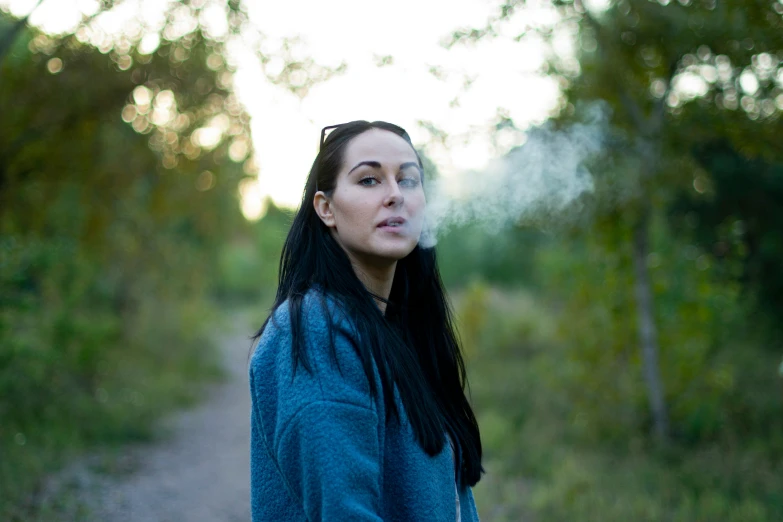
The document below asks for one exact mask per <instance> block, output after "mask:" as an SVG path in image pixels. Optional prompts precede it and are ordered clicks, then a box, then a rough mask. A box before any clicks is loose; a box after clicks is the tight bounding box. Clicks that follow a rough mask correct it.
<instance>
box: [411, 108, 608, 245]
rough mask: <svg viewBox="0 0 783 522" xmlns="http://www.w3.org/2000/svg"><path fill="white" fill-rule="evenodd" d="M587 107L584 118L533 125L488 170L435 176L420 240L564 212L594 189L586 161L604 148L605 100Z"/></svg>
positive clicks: (434, 240)
mask: <svg viewBox="0 0 783 522" xmlns="http://www.w3.org/2000/svg"><path fill="white" fill-rule="evenodd" d="M587 113H588V118H587V119H586V122H585V123H575V124H572V125H571V126H569V127H566V128H564V129H557V130H555V129H553V128H551V127H548V126H544V127H539V128H536V129H532V130H530V131H529V132H528V136H527V141H526V142H525V144H524V145H522V146H520V147H517V148H516V149H514V150H512V151H511V152H510V153H509V154H507V155H506V156H504V157H503V158H501V159H499V160H496V161H494V162H493V163H492V164H491V165H490V166H489V167H488V168H487V169H486V170H483V171H478V172H477V171H472V172H462V173H459V174H458V175H457V176H451V177H449V178H448V179H444V178H439V179H438V180H436V181H435V182H434V183H433V184H432V186H431V187H429V188H428V190H427V218H426V221H427V225H426V228H425V231H424V232H423V233H422V237H421V245H422V246H424V247H432V246H434V245H435V244H436V243H437V237H438V235H440V234H442V233H443V232H444V231H446V230H448V229H449V228H451V227H454V226H460V225H464V224H467V223H478V224H481V225H484V226H485V227H487V228H488V229H489V230H493V231H497V230H499V229H500V228H502V227H504V226H507V225H510V224H513V223H519V222H521V221H535V222H542V221H546V220H550V219H552V220H554V219H557V218H559V217H561V216H562V215H563V214H564V213H566V212H567V211H568V210H569V209H571V208H572V206H573V204H574V202H575V201H576V200H577V199H578V198H579V197H580V196H581V195H582V194H584V193H587V192H592V191H593V178H592V176H591V175H590V173H589V172H588V171H587V169H586V167H585V165H584V163H585V160H587V159H588V158H589V157H591V156H592V155H594V154H596V153H597V152H598V151H599V150H600V149H601V145H602V143H603V140H604V136H605V134H606V126H607V120H608V118H607V114H606V113H607V109H606V107H605V106H603V105H594V106H592V107H590V109H589V110H588V111H587ZM454 188H457V189H458V190H454Z"/></svg>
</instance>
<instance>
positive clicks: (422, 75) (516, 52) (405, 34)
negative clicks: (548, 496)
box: [0, 0, 606, 217]
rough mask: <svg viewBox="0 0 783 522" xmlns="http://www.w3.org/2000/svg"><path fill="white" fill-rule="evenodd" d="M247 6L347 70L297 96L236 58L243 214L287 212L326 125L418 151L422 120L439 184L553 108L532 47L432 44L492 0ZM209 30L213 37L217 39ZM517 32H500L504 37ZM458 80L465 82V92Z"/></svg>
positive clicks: (71, 1)
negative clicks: (436, 132)
mask: <svg viewBox="0 0 783 522" xmlns="http://www.w3.org/2000/svg"><path fill="white" fill-rule="evenodd" d="M167 1H168V0H127V4H128V5H129V6H134V8H135V9H137V10H138V11H139V12H141V13H143V14H144V16H148V17H151V18H154V17H155V16H156V13H157V12H159V11H161V6H162V5H165V4H166V3H167ZM203 1H204V2H205V3H206V4H209V3H210V2H211V1H213V0H203ZM221 1H222V2H223V3H225V1H224V0H221ZM605 1H606V0H593V2H592V3H593V4H595V5H600V4H601V3H605ZM35 3H36V1H35V0H0V6H2V7H5V8H7V9H9V10H10V11H11V12H12V13H13V14H16V15H23V14H25V13H26V12H29V10H30V9H31V7H32V6H33V5H34V4H35ZM537 3H539V2H537V1H535V0H529V6H530V7H529V8H527V10H526V11H525V15H524V19H523V18H522V17H517V23H519V22H520V21H526V22H529V21H531V20H532V21H536V22H537V23H541V24H551V23H553V22H554V21H555V20H556V18H555V15H554V13H553V12H552V11H551V9H548V8H545V7H543V4H545V3H546V2H543V1H540V4H541V5H542V7H540V8H537V7H536V4H537ZM97 4H98V2H97V1H96V0H45V2H44V4H42V5H41V7H40V8H39V9H38V10H36V12H35V13H34V16H33V17H32V19H31V23H33V25H36V26H38V27H41V28H42V29H44V30H46V31H49V32H61V31H65V30H68V29H69V27H73V26H74V25H75V24H76V23H77V22H78V20H79V17H80V16H82V14H90V13H92V12H95V9H97ZM245 4H246V5H247V7H248V13H249V15H250V18H251V21H252V22H253V23H254V24H255V25H256V26H257V27H258V28H259V30H260V31H261V32H262V33H263V34H265V35H266V40H265V42H267V45H269V47H270V49H274V48H275V46H276V45H277V44H278V43H279V42H280V41H281V40H282V39H283V38H286V37H288V38H291V37H298V38H299V39H300V41H301V45H300V46H299V47H298V48H297V49H298V51H297V52H300V53H302V54H303V55H309V56H311V57H312V58H313V59H314V60H315V61H316V62H318V63H321V64H324V65H337V64H339V63H345V64H346V66H347V69H346V71H345V73H343V74H341V75H339V76H336V77H334V78H332V79H330V80H328V81H327V82H325V83H322V84H319V85H317V86H315V87H314V88H313V89H311V90H310V91H309V93H308V95H307V96H306V97H304V98H303V99H300V98H298V97H296V96H295V95H294V94H292V93H290V92H288V91H287V90H285V89H283V88H282V87H280V86H276V85H273V84H271V83H270V82H269V81H267V80H266V79H265V77H264V76H263V74H262V72H261V68H260V64H259V63H258V61H257V60H256V59H255V58H253V57H251V56H247V55H246V54H243V53H241V52H238V53H237V57H236V59H237V63H238V69H237V72H236V75H235V78H234V81H235V88H236V91H237V94H238V96H239V98H240V100H241V101H242V103H243V104H244V105H245V106H246V108H247V111H248V112H249V114H250V116H251V132H252V139H253V144H254V148H255V151H256V163H257V164H258V167H259V172H258V183H257V184H249V185H248V184H246V185H245V187H244V188H245V199H246V201H245V203H244V204H243V210H244V211H245V214H246V215H247V216H248V217H258V216H259V215H260V214H261V213H262V212H263V208H262V205H261V204H260V203H259V201H261V198H263V197H267V196H268V197H270V198H271V199H272V200H273V201H275V203H277V204H279V205H285V206H290V207H295V206H296V205H297V204H298V203H299V201H300V199H301V194H302V189H303V187H304V181H305V178H306V176H307V173H308V171H309V169H310V166H311V164H312V161H313V159H314V157H315V154H316V153H317V148H318V142H319V138H320V130H321V128H322V127H324V126H327V125H332V124H335V123H342V122H346V121H351V120H354V119H365V120H377V119H380V120H386V121H390V122H393V123H396V124H398V125H401V126H403V127H404V128H406V129H407V130H408V132H409V134H410V135H411V137H412V139H413V141H414V143H417V144H424V143H429V142H431V140H430V136H429V135H428V133H427V131H426V130H425V129H423V128H422V127H421V126H419V125H418V123H417V122H418V121H420V120H425V121H430V122H432V123H433V124H434V125H435V126H436V127H437V128H439V129H442V130H443V131H445V132H446V133H447V134H448V136H449V140H448V141H447V142H446V143H445V145H443V146H438V145H432V144H430V146H429V147H428V148H427V153H428V155H429V156H430V157H431V158H432V159H433V160H434V161H435V163H436V165H437V166H438V168H439V170H440V171H441V173H442V174H443V175H445V176H448V175H450V174H451V173H454V172H458V171H465V170H470V169H481V168H483V167H484V166H486V165H487V163H488V162H489V161H491V160H492V159H493V157H496V156H498V155H499V154H502V153H503V152H506V151H507V150H508V149H509V148H510V147H512V146H513V145H516V144H518V143H521V142H522V141H523V140H524V135H523V134H522V133H508V134H507V135H505V136H500V140H499V144H498V143H497V142H498V140H497V138H498V136H495V138H496V144H495V145H493V142H492V135H491V133H490V132H489V131H488V130H487V126H488V124H489V123H490V122H492V121H494V120H495V119H496V117H497V114H498V110H499V109H501V110H503V111H504V113H505V114H507V115H508V116H510V117H511V118H512V119H513V120H514V121H515V123H516V124H517V125H518V126H520V127H521V128H524V127H526V126H528V125H531V124H536V123H540V122H542V121H544V120H545V119H546V118H547V116H548V115H550V114H551V113H552V112H553V111H554V110H555V109H556V106H557V103H558V98H559V93H558V88H557V84H556V83H555V81H554V80H553V79H552V78H548V77H546V76H544V75H543V74H541V73H540V72H539V71H540V68H541V66H542V64H543V60H544V58H545V56H544V52H545V48H544V46H543V44H542V43H541V42H539V41H537V40H535V39H529V40H528V41H523V42H520V43H513V42H511V41H509V40H508V39H503V38H501V39H495V40H488V41H481V42H479V43H478V44H470V45H458V46H456V47H453V48H452V49H451V50H447V49H445V48H444V47H443V46H442V45H441V42H442V41H443V40H444V39H445V38H447V37H448V36H449V35H450V34H451V32H452V31H454V30H455V29H457V28H460V27H480V26H481V25H482V24H483V23H484V22H485V21H486V20H487V18H488V17H489V16H491V15H493V14H495V13H496V12H497V9H498V5H499V4H500V2H499V0H426V1H422V0H396V1H395V2H379V1H375V0H331V1H329V2H323V1H318V0H299V1H296V2H270V1H262V0H246V1H245ZM129 9H130V8H129ZM215 19H217V17H216V18H215ZM217 25H218V26H216V27H215V30H216V31H219V30H221V28H220V27H219V24H217ZM516 29H518V28H515V27H513V26H510V27H508V28H507V29H505V30H506V31H508V32H509V33H510V34H513V33H514V31H515V30H516ZM557 45H559V46H560V47H561V49H560V50H561V51H562V52H565V53H567V52H569V45H570V39H568V38H562V39H560V40H559V41H558V43H557ZM381 56H391V57H392V59H393V60H392V63H391V65H387V66H383V67H378V66H377V63H378V58H379V57H381ZM276 66H279V65H277V64H275V63H274V62H273V63H271V64H269V65H268V67H270V68H271V69H274V68H275V67H276ZM433 66H435V67H438V68H439V69H440V70H442V71H443V72H444V73H445V74H443V75H442V76H441V77H440V78H436V77H435V76H434V75H433V74H431V73H430V68H431V67H433ZM465 78H471V79H472V80H473V82H472V84H471V86H470V88H469V89H467V90H465V89H463V84H464V81H465Z"/></svg>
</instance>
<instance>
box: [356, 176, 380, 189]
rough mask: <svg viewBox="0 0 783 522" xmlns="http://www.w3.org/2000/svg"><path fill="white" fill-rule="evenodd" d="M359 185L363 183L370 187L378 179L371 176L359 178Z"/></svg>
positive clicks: (375, 183) (376, 182)
mask: <svg viewBox="0 0 783 522" xmlns="http://www.w3.org/2000/svg"><path fill="white" fill-rule="evenodd" d="M359 184H360V185H364V186H365V187H371V186H373V185H377V184H378V180H377V179H375V178H372V177H367V178H362V179H360V180H359Z"/></svg>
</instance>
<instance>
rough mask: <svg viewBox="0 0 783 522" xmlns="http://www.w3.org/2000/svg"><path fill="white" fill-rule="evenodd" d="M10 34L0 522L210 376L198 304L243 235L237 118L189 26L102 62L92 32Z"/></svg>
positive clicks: (2, 143) (207, 322)
mask: <svg viewBox="0 0 783 522" xmlns="http://www.w3.org/2000/svg"><path fill="white" fill-rule="evenodd" d="M19 23H20V22H19V21H14V20H10V19H9V18H8V17H6V16H5V15H4V14H1V13H0V36H3V37H5V36H8V35H9V34H16V36H15V37H14V39H13V42H12V45H11V46H10V47H8V48H6V47H3V46H2V45H0V59H1V60H2V61H0V77H1V78H2V81H1V82H0V114H2V115H3V126H2V127H1V128H0V234H1V235H0V393H1V394H2V397H3V400H2V403H0V454H2V456H3V457H2V458H0V491H2V492H3V494H2V496H3V499H2V501H0V519H3V520H28V519H30V518H31V517H34V516H35V510H36V509H37V506H36V498H35V494H34V493H35V492H36V490H38V489H39V488H40V486H41V480H42V478H43V477H44V476H45V475H46V474H47V473H50V472H52V471H53V470H54V469H56V468H57V467H58V466H59V465H61V464H62V463H63V462H64V461H65V459H67V458H69V457H71V456H73V455H75V454H76V453H78V452H80V451H83V450H86V449H88V448H92V447H94V446H96V445H102V444H114V443H122V442H127V441H129V440H134V439H139V438H147V437H149V436H151V434H152V430H151V428H152V423H153V421H154V420H155V419H156V418H158V417H159V416H160V415H161V414H162V413H163V412H165V411H167V410H168V409H170V408H172V407H174V406H177V405H182V404H184V403H187V402H189V401H192V400H193V399H194V398H195V397H196V395H197V391H198V389H199V388H200V386H199V385H200V384H201V383H202V382H204V380H205V379H212V378H215V377H217V376H218V375H219V371H218V368H217V361H216V359H215V353H214V350H213V348H212V345H211V339H210V328H211V327H213V326H215V324H216V321H217V319H218V317H219V316H218V315H217V314H216V312H215V310H214V309H213V307H212V305H211V304H210V301H209V297H210V293H211V291H212V289H213V286H214V281H215V280H216V279H217V278H218V273H217V272H216V270H215V268H216V267H217V266H218V253H219V252H220V250H221V247H222V246H223V245H224V244H225V243H226V242H227V241H228V240H232V239H234V238H236V237H238V236H241V235H242V233H243V232H246V231H247V230H248V229H247V228H246V223H245V221H244V220H243V218H242V216H241V214H240V212H239V205H238V197H237V195H238V191H237V185H238V183H239V181H240V180H241V179H242V177H243V176H244V175H245V173H244V171H243V167H242V164H241V162H242V161H244V160H245V159H246V157H247V154H248V153H249V152H250V151H249V148H248V145H247V144H248V143H249V140H248V137H247V123H248V121H249V119H248V117H247V115H246V114H245V113H244V112H243V110H242V108H241V107H240V106H239V104H238V102H237V100H236V97H235V96H234V95H233V93H232V92H231V91H230V89H229V88H230V81H227V80H230V70H229V68H228V67H227V66H226V64H225V61H223V60H222V58H220V57H219V56H218V54H219V52H220V50H221V48H222V47H221V45H220V42H217V41H215V40H214V39H211V38H210V37H209V35H207V34H206V33H204V32H202V31H201V29H200V28H198V26H196V27H197V29H195V30H193V31H191V32H188V33H187V34H179V35H172V34H170V35H169V36H171V37H170V38H168V37H166V38H164V39H163V40H162V43H161V45H160V46H159V47H158V48H157V49H156V50H155V51H154V52H153V53H152V54H144V53H142V52H141V51H140V50H139V49H138V41H137V40H136V41H133V42H128V41H116V42H108V43H111V46H110V47H109V49H108V50H105V49H104V53H106V52H108V56H106V55H105V54H104V53H102V52H99V50H97V49H95V48H94V47H92V45H91V44H90V43H89V42H88V41H87V40H85V38H86V36H85V35H87V36H89V35H90V34H92V33H90V32H89V30H87V32H79V33H78V34H76V35H68V34H66V35H60V36H56V37H55V36H51V35H44V34H39V33H37V32H35V31H32V30H29V29H27V28H25V27H24V23H22V24H21V25H19ZM19 27H22V30H21V31H19V32H18V33H13V31H15V30H17V28H19ZM163 31H164V32H165V28H164V29H163ZM107 38H108V36H107ZM0 40H2V42H3V44H4V43H5V42H6V41H7V40H5V39H4V38H0ZM120 40H121V39H120ZM216 56H217V57H218V58H219V59H216V58H215V57H216ZM226 75H228V76H226ZM206 126H213V127H215V128H220V129H221V131H220V133H219V138H218V140H217V141H214V140H213V141H209V142H207V141H205V140H202V139H200V137H199V136H200V133H203V132H204V131H203V130H202V129H203V128H205V127H206ZM238 143H239V144H244V145H243V146H244V149H243V150H244V152H243V154H239V153H238V152H237V151H238V150H239V149H242V148H243V147H240V146H239V145H237V144H238ZM232 158H233V159H232ZM234 160H236V161H234ZM237 161H239V162H240V163H237Z"/></svg>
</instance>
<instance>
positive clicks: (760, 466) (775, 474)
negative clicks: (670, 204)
mask: <svg viewBox="0 0 783 522" xmlns="http://www.w3.org/2000/svg"><path fill="white" fill-rule="evenodd" d="M546 248H554V247H546ZM560 248H562V247H560ZM584 250H585V251H587V247H584ZM542 256H545V257H546V258H547V260H550V261H552V262H556V263H558V264H559V266H560V267H565V266H571V267H572V269H573V266H574V263H575V261H573V259H574V258H573V257H572V255H571V254H569V255H567V256H565V257H563V256H562V255H558V253H557V252H555V251H554V250H551V251H550V252H548V253H546V254H542ZM586 262H588V261H587V260H586V259H582V261H581V263H586ZM690 262H691V263H695V261H690ZM683 263H685V261H683ZM599 264H600V263H599ZM702 266H703V265H702ZM594 270H596V272H597V271H599V270H600V268H599V267H596V268H595V269H594ZM696 270H698V268H697V269H696ZM709 271H710V269H706V270H703V271H702V272H709ZM691 275H694V274H691ZM559 277H560V278H561V279H562V278H565V277H566V275H565V274H564V273H559ZM704 278H706V276H702V279H704ZM547 281H549V279H548V278H547ZM600 283H601V281H599V280H596V283H595V286H596V287H598V286H600ZM477 288H478V287H475V288H474V289H473V290H471V291H467V292H464V293H460V294H458V295H457V298H456V308H457V310H458V312H459V313H458V315H459V317H460V319H461V323H465V322H466V321H465V318H466V316H467V315H470V314H471V313H472V312H471V311H474V310H476V309H482V310H484V313H483V315H482V317H483V320H482V321H479V322H477V329H476V331H475V333H474V335H475V336H476V338H477V339H479V344H477V345H476V346H475V347H473V348H472V349H471V350H470V353H471V355H470V357H469V361H468V370H469V377H470V382H471V388H470V389H471V397H472V402H473V404H474V408H475V410H476V413H477V416H478V419H479V423H480V425H481V428H482V441H483V444H484V450H485V457H486V460H485V468H486V469H487V474H486V475H485V476H484V478H482V480H481V482H480V483H479V484H478V486H477V487H476V489H475V490H474V494H475V496H476V501H477V505H478V507H479V510H480V514H481V517H482V520H489V521H495V522H498V521H509V522H510V521H517V520H539V521H544V522H549V521H552V522H556V521H563V520H590V521H592V520H601V521H604V522H626V521H628V520H640V521H650V522H653V521H655V522H657V521H659V520H678V521H683V522H686V521H692V520H722V521H731V522H746V521H755V522H772V521H775V520H779V519H780V518H781V516H783V497H782V496H781V495H780V493H779V492H780V491H781V488H783V481H782V480H783V479H781V477H783V468H781V464H780V463H781V459H780V457H781V455H783V452H782V450H783V429H780V426H779V425H778V427H777V428H776V429H774V430H770V429H767V428H765V427H763V426H761V425H760V424H756V425H755V426H747V427H746V429H745V431H743V432H742V433H741V434H740V433H733V434H732V433H731V432H732V431H733V428H732V426H735V427H736V426H740V425H741V421H739V420H737V419H736V418H735V419H728V420H727V422H726V423H725V424H724V425H722V427H721V429H722V430H724V431H723V435H725V436H723V437H720V440H717V439H716V440H714V441H712V442H705V441H702V443H701V444H700V445H699V446H698V447H693V446H688V445H675V446H670V447H669V448H667V449H665V450H663V451H658V450H655V449H654V448H652V447H650V445H649V444H648V443H647V442H646V439H645V438H644V437H643V436H641V435H640V434H633V433H627V434H626V436H625V437H615V438H609V439H600V440H597V439H596V437H594V436H591V435H590V434H588V433H586V431H587V430H588V429H601V427H597V426H595V425H591V424H590V423H587V424H586V423H585V419H586V418H590V416H592V415H594V413H595V410H594V408H595V406H596V405H595V404H593V403H592V401H589V400H581V401H577V400H576V398H577V397H578V395H579V393H586V394H591V395H594V394H595V393H596V391H595V387H597V385H598V384H597V383H600V384H602V385H603V386H605V387H607V388H609V389H608V390H607V393H606V395H607V396H610V399H609V400H612V399H611V395H613V391H612V390H611V388H612V386H613V381H614V380H615V379H622V375H620V374H619V373H617V372H615V373H614V374H612V376H611V377H607V376H606V375H605V373H604V372H603V371H602V370H601V369H600V368H597V367H596V366H592V368H593V370H594V372H593V373H592V374H590V375H588V373H587V372H585V373H579V372H578V370H576V373H575V368H574V365H575V364H584V363H583V362H579V361H578V360H577V361H576V362H575V360H574V352H575V351H578V350H579V348H578V347H575V346H571V345H566V344H564V343H563V331H562V330H563V328H564V327H565V326H567V324H568V323H574V324H575V327H579V325H580V324H581V321H582V319H581V318H580V317H577V316H574V315H573V314H568V313H567V308H563V307H562V305H563V301H560V302H559V303H558V302H554V303H552V302H550V301H549V300H544V299H543V298H541V297H538V296H535V295H532V294H529V293H527V292H526V291H523V290H517V291H513V292H509V291H500V290H498V289H496V288H492V287H486V286H484V287H481V288H480V289H477ZM569 289H571V290H573V288H571V287H569ZM713 293H715V291H714V290H713ZM598 294H599V292H595V293H594V296H597V295H598ZM561 298H562V295H561ZM585 306H586V308H582V309H581V311H582V313H589V311H590V309H600V308H603V307H605V306H606V305H605V301H603V300H600V301H599V300H597V299H596V300H593V301H592V302H590V303H588V304H586V305H585ZM705 308H708V307H705ZM564 314H565V315H564ZM597 315H599V313H598V312H596V311H593V313H592V314H591V317H596V316H597ZM604 325H605V323H595V324H594V325H593V326H592V328H591V329H590V330H585V329H584V328H579V330H576V329H574V333H573V335H576V333H577V332H578V333H580V334H581V335H582V336H584V337H592V338H600V337H602V338H604V339H605V340H606V341H610V340H611V334H612V332H609V331H602V330H601V327H602V326H604ZM692 328H693V325H690V326H682V327H681V331H680V335H691V336H693V335H694V334H693V333H692V332H691V333H688V332H687V330H688V329H692ZM463 335H464V331H463ZM697 337H698V336H697ZM587 342H588V343H589V342H591V341H590V340H588V341H587ZM731 342H732V340H731V338H730V337H727V338H722V339H718V341H717V343H718V345H717V346H716V347H715V348H714V350H715V351H716V352H718V353H721V352H725V351H727V350H729V349H731V348H733V346H732V345H731ZM580 344H581V343H580ZM609 349H611V347H610V348H609ZM751 358H752V356H751ZM741 359H746V357H741ZM751 360H752V359H751ZM746 362H747V360H746ZM629 366H630V364H629ZM751 366H755V368H754V369H750V368H748V367H742V368H740V367H739V366H734V369H735V370H737V371H738V374H742V375H745V377H744V378H741V379H740V380H741V381H742V383H741V386H744V387H747V386H749V385H750V384H751V383H750V382H749V381H751V380H752V379H754V378H755V379H762V380H767V381H768V380H769V379H768V378H767V377H765V376H764V374H765V372H769V370H770V365H769V364H762V363H761V361H759V364H757V365H756V364H755V363H754V364H751ZM670 369H671V367H670V364H666V365H665V366H664V372H663V373H664V375H665V376H667V372H668V370H670ZM626 371H627V370H626ZM680 371H682V370H680ZM575 375H576V376H580V375H581V377H578V378H582V379H583V380H582V381H580V386H574V381H573V379H574V378H575ZM588 378H592V380H593V382H592V383H591V382H588V381H587V379H588ZM707 380H708V379H706V378H700V377H697V378H696V379H695V381H697V382H702V381H707ZM737 385H738V386H740V383H739V382H738V383H737ZM778 385H779V383H778ZM762 387H763V386H762ZM692 388H693V390H691V391H689V392H688V393H690V394H691V397H690V398H689V399H688V400H692V399H693V398H694V397H693V394H701V395H702V396H703V397H706V399H707V400H708V401H709V395H710V394H711V393H716V392H715V391H714V390H712V391H710V390H709V386H708V385H703V384H702V385H701V387H699V386H698V385H696V384H693V383H692ZM737 393H742V392H741V391H740V390H737ZM600 398H601V399H602V400H603V397H600ZM686 402H687V401H686ZM728 402H734V403H735V404H736V399H735V400H733V401H732V400H730V401H728ZM754 406H757V404H754ZM643 409H644V408H640V411H641V410H643ZM686 410H687V408H686ZM615 414H616V417H617V418H616V420H613V421H611V422H618V423H621V424H623V423H625V422H627V419H626V418H624V417H623V416H624V415H626V414H627V408H625V407H624V406H623V405H621V404H620V405H618V406H617V408H616V410H615ZM679 415H680V414H677V416H676V418H679ZM765 418H766V421H767V422H768V423H769V422H770V421H771V420H772V417H771V416H769V415H768V413H767V416H766V417H765ZM604 423H605V424H604V425H603V427H604V428H605V427H606V425H607V424H610V421H608V420H606V419H604ZM732 423H737V424H732ZM614 429H619V428H614Z"/></svg>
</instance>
